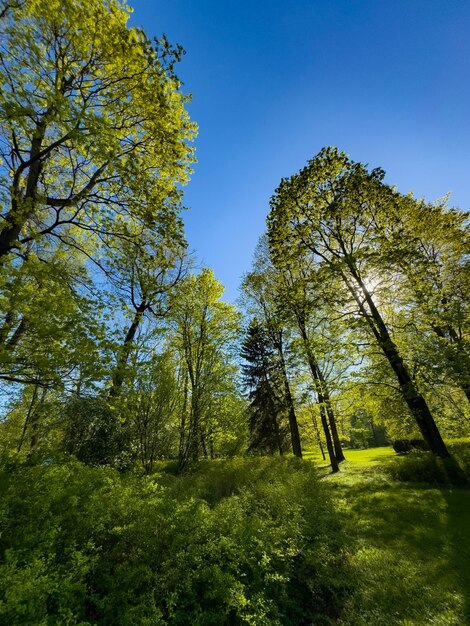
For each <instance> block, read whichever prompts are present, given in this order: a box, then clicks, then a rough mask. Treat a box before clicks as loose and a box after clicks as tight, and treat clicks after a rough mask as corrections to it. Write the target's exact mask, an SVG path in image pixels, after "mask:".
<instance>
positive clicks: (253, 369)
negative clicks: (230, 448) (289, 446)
mask: <svg viewBox="0 0 470 626" xmlns="http://www.w3.org/2000/svg"><path fill="white" fill-rule="evenodd" d="M241 356H242V357H243V358H244V359H245V361H246V362H247V364H246V365H244V366H243V368H242V369H243V377H244V382H245V387H246V388H247V390H248V398H249V400H250V405H249V428H250V450H259V451H265V452H269V453H271V454H274V452H276V451H279V453H280V454H282V453H283V451H284V449H285V447H286V443H287V442H286V434H287V432H286V429H285V428H283V427H282V426H281V420H282V417H283V415H282V413H283V410H284V406H283V405H284V403H283V399H282V398H279V396H278V394H277V393H276V391H275V389H276V386H277V382H276V380H277V378H278V372H277V369H278V364H277V362H276V357H275V352H274V349H273V347H272V346H271V345H270V342H269V339H268V336H267V333H266V331H265V330H264V328H263V327H262V325H261V324H260V323H259V321H258V320H257V319H256V318H255V319H253V320H252V321H251V323H250V326H249V328H248V331H247V336H246V338H245V340H244V342H243V344H242V351H241Z"/></svg>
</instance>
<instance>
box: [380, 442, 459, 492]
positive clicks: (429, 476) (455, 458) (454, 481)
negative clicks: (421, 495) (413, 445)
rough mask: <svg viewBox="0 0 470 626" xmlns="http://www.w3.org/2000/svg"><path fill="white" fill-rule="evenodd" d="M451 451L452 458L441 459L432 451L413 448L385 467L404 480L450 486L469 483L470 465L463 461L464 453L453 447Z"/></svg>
mask: <svg viewBox="0 0 470 626" xmlns="http://www.w3.org/2000/svg"><path fill="white" fill-rule="evenodd" d="M450 451H451V454H452V456H451V457H450V458H446V459H441V458H439V457H437V456H436V455H434V454H433V453H432V452H423V451H421V450H411V451H410V452H409V453H408V454H407V455H406V456H403V457H400V458H395V459H393V460H392V461H391V462H390V463H388V464H387V466H386V468H385V469H386V471H387V472H388V474H389V475H390V476H391V477H392V478H393V479H395V480H400V481H403V482H418V483H429V484H439V485H449V486H450V485H456V486H459V485H462V486H463V485H466V484H468V479H469V477H468V469H469V468H470V465H469V464H467V465H466V464H465V463H464V462H462V457H463V455H462V454H461V455H460V457H459V455H458V454H455V451H454V450H452V447H450ZM469 456H470V455H469ZM466 470H467V471H466Z"/></svg>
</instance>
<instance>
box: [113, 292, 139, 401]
mask: <svg viewBox="0 0 470 626" xmlns="http://www.w3.org/2000/svg"><path fill="white" fill-rule="evenodd" d="M147 308H148V305H147V302H146V301H145V300H144V301H143V302H141V303H140V305H139V306H138V307H137V308H136V312H135V315H134V319H133V320H132V323H131V325H130V326H129V329H128V331H127V333H126V336H125V338H124V342H123V344H122V346H121V350H120V353H119V357H118V360H117V365H116V370H115V372H114V375H113V379H112V383H111V390H110V392H109V395H110V397H111V398H113V397H116V396H118V395H119V393H120V391H121V388H122V385H123V384H124V380H125V377H126V366H127V362H128V360H129V355H130V353H131V349H132V343H133V341H134V337H135V334H136V332H137V329H138V328H139V326H140V323H141V322H142V318H143V316H144V313H145V311H146V310H147Z"/></svg>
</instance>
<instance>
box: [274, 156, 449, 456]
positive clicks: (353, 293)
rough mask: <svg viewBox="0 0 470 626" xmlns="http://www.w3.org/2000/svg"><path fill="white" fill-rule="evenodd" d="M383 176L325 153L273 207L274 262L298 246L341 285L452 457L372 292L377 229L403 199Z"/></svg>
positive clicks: (284, 187)
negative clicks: (368, 284) (369, 285)
mask: <svg viewBox="0 0 470 626" xmlns="http://www.w3.org/2000/svg"><path fill="white" fill-rule="evenodd" d="M383 177H384V172H383V171H382V170H380V169H376V170H372V172H368V171H367V169H366V167H365V166H364V165H362V164H360V163H354V162H352V161H350V160H349V158H348V157H347V156H346V155H345V154H344V153H342V152H340V151H338V150H337V149H336V148H326V149H323V150H322V151H321V152H320V153H319V154H318V155H317V156H316V157H314V158H313V159H312V160H311V161H309V163H308V164H307V166H306V167H305V168H304V169H303V170H301V172H300V173H299V174H297V175H294V176H292V177H291V178H290V179H283V180H282V181H281V183H280V186H279V187H278V189H277V190H276V192H275V195H274V196H273V198H272V200H271V212H270V215H269V217H268V235H269V242H270V247H271V249H272V253H273V255H274V257H275V259H276V263H278V264H280V265H282V264H283V263H285V259H288V258H289V256H290V255H291V254H292V252H293V251H295V250H296V248H297V247H298V246H301V247H303V248H304V249H305V250H306V251H309V252H310V254H311V255H313V258H314V259H315V261H316V262H317V263H318V266H319V269H320V271H322V272H323V273H324V276H325V278H327V277H328V276H334V277H338V278H340V279H341V281H342V283H343V286H344V289H345V291H346V292H347V293H348V294H349V297H350V298H351V301H352V303H354V305H355V315H356V316H359V317H360V319H361V320H362V321H363V323H364V324H365V327H366V328H367V330H368V332H369V333H371V334H372V336H373V337H374V339H375V341H376V342H377V345H378V346H379V347H380V349H381V351H382V352H383V354H384V356H385V357H386V359H387V361H388V363H389V365H390V367H391V368H392V370H393V372H394V374H395V376H396V378H397V381H398V385H399V389H400V393H401V394H402V396H403V398H404V400H405V402H406V404H407V406H408V409H409V410H410V412H411V413H412V415H413V417H414V419H415V420H416V423H417V425H418V427H419V429H420V431H421V433H422V435H423V437H424V439H425V440H426V441H427V443H428V445H429V447H430V449H431V450H432V451H433V452H434V453H435V454H437V455H439V456H442V457H446V456H448V455H449V453H448V451H447V448H446V446H445V444H444V442H443V440H442V437H441V434H440V432H439V430H438V428H437V425H436V423H435V421H434V418H433V416H432V414H431V412H430V410H429V407H428V405H427V403H426V401H425V399H424V397H423V395H422V394H421V393H420V391H419V390H418V388H417V386H416V384H415V382H414V381H413V379H412V377H411V375H410V372H409V370H408V367H407V365H406V363H405V361H404V359H403V357H402V355H401V354H400V352H399V350H398V348H397V346H396V344H395V342H394V340H393V337H392V333H391V332H390V329H389V328H388V326H387V324H386V322H385V320H384V318H383V316H382V314H381V313H380V310H379V307H378V305H377V303H376V302H375V301H374V299H373V297H372V295H371V290H370V289H369V288H368V286H367V282H368V278H369V277H371V276H372V275H373V274H374V272H375V271H378V270H380V268H381V267H383V257H382V255H381V254H380V252H381V250H380V245H379V243H378V241H377V234H378V233H377V227H376V224H377V223H380V221H381V220H382V219H383V216H384V214H386V213H387V211H388V210H389V208H390V206H392V205H395V204H396V203H399V202H400V200H401V196H400V194H398V193H397V192H396V191H395V190H394V189H392V188H391V187H389V186H387V185H385V184H384V183H383Z"/></svg>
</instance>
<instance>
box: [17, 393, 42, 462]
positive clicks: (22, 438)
mask: <svg viewBox="0 0 470 626" xmlns="http://www.w3.org/2000/svg"><path fill="white" fill-rule="evenodd" d="M38 388H39V385H38V383H36V384H35V385H34V389H33V395H32V396H31V400H30V403H29V407H28V413H27V414H26V419H25V421H24V424H23V431H22V433H21V437H20V441H19V443H18V448H17V452H18V453H20V452H21V448H22V447H23V443H24V440H25V437H26V431H27V430H28V426H29V420H30V419H31V414H32V412H33V409H34V405H35V403H36V399H37V397H38Z"/></svg>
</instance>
